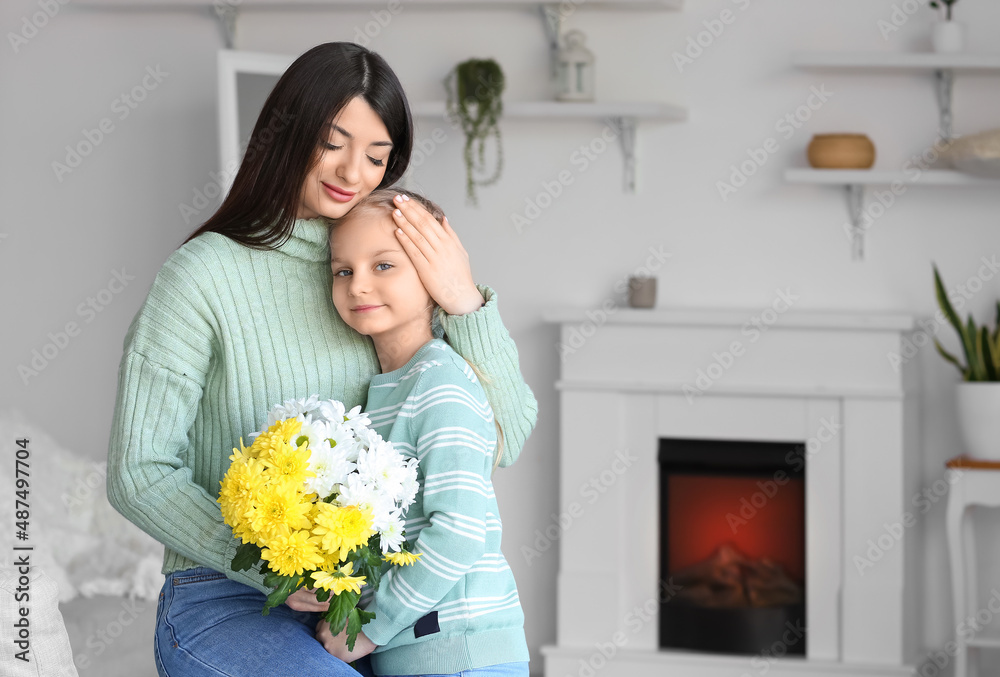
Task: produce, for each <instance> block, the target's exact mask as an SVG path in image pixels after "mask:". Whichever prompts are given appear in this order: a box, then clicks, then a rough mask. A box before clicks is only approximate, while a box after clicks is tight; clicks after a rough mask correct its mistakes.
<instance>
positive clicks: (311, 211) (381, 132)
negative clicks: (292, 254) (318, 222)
mask: <svg viewBox="0 0 1000 677" xmlns="http://www.w3.org/2000/svg"><path fill="white" fill-rule="evenodd" d="M391 151H392V141H391V140H390V138H389V132H388V130H386V128H385V123H383V122H382V118H380V117H379V116H378V114H377V113H376V112H375V111H373V110H372V108H371V106H369V105H368V103H367V102H366V101H365V100H364V99H362V98H361V97H355V98H353V99H351V101H350V102H349V103H348V104H347V105H346V106H344V108H343V109H342V110H341V111H340V114H339V115H338V116H337V117H336V118H334V120H333V122H332V123H331V124H330V127H329V129H328V130H327V135H326V138H325V139H324V140H323V142H322V143H321V146H320V157H319V161H318V162H317V163H316V165H315V166H314V167H313V168H312V169H310V170H309V173H308V174H307V175H306V180H305V183H304V184H303V185H302V194H301V197H300V199H299V209H298V212H297V213H296V215H295V217H296V218H299V219H314V218H316V217H317V216H325V217H327V218H330V219H337V218H340V217H341V216H343V215H344V214H346V213H347V212H349V211H350V210H351V208H352V207H353V206H354V205H355V204H357V202H358V201H359V200H361V199H362V198H363V197H365V196H366V195H368V194H369V193H370V192H372V191H373V190H375V188H377V187H378V185H379V183H381V182H382V177H383V176H385V167H386V165H387V164H388V162H389V153H390V152H391Z"/></svg>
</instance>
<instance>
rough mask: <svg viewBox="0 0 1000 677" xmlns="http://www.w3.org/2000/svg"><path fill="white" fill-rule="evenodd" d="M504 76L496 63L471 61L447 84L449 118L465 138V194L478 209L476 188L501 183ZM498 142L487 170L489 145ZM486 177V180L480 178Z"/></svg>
mask: <svg viewBox="0 0 1000 677" xmlns="http://www.w3.org/2000/svg"><path fill="white" fill-rule="evenodd" d="M504 84H505V82H504V75H503V71H502V70H501V69H500V64H498V63H497V62H496V61H494V60H493V59H469V60H468V61H463V62H462V63H460V64H458V65H457V66H455V68H453V69H452V70H451V72H449V73H448V76H447V77H446V78H445V80H444V86H445V90H446V91H447V94H448V99H447V106H448V117H449V119H451V120H452V121H454V122H456V123H457V124H458V125H460V126H461V128H462V133H463V134H465V152H464V158H465V190H466V197H467V198H468V201H469V202H470V203H471V204H473V205H476V204H478V200H477V198H476V186H489V185H492V184H494V183H496V182H497V181H498V180H499V179H500V172H501V170H502V169H503V147H502V145H501V142H500V127H499V124H498V123H499V121H500V116H501V114H502V113H503V101H502V100H501V98H500V96H501V94H502V93H503V89H504ZM491 137H492V138H493V139H496V163H495V165H494V167H493V168H492V171H489V170H488V169H487V166H486V142H487V140H488V139H490V138H491ZM476 175H478V176H479V177H485V178H477V176H476Z"/></svg>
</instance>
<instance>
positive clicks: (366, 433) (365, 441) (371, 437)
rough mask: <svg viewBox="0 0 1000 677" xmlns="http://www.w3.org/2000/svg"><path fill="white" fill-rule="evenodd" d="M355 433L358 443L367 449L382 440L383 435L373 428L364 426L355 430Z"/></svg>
mask: <svg viewBox="0 0 1000 677" xmlns="http://www.w3.org/2000/svg"><path fill="white" fill-rule="evenodd" d="M354 434H355V435H356V436H357V438H358V444H360V445H361V446H362V447H363V448H365V449H371V448H372V447H374V446H375V445H376V444H378V443H379V442H381V441H382V436H381V435H379V434H378V433H377V432H375V431H374V430H373V429H372V428H363V429H361V430H357V431H355V433H354Z"/></svg>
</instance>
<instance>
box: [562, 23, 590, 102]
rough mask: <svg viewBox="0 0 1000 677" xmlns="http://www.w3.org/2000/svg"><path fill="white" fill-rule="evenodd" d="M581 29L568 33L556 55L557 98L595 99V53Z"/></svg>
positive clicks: (569, 99)
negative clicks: (586, 45) (588, 47)
mask: <svg viewBox="0 0 1000 677" xmlns="http://www.w3.org/2000/svg"><path fill="white" fill-rule="evenodd" d="M586 41H587V37H586V36H585V35H584V34H583V33H581V32H580V31H570V32H568V33H566V37H565V38H564V40H563V46H562V47H560V48H559V53H558V55H557V56H556V60H557V64H556V100H557V101H593V100H594V55H593V53H592V52H591V51H590V50H589V49H587V48H586V47H585V46H584V43H586Z"/></svg>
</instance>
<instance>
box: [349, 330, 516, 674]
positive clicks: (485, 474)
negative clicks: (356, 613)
mask: <svg viewBox="0 0 1000 677" xmlns="http://www.w3.org/2000/svg"><path fill="white" fill-rule="evenodd" d="M367 411H368V415H369V417H370V418H371V420H372V426H373V427H374V428H375V429H376V430H377V431H378V432H379V433H380V434H381V435H382V436H383V437H384V438H385V439H387V440H389V441H391V442H393V444H394V445H395V446H396V447H397V448H398V449H399V450H400V452H401V453H403V454H404V455H405V456H410V457H412V456H416V457H417V458H418V459H419V460H420V464H419V479H420V492H419V494H418V495H417V500H416V502H415V503H414V504H413V505H411V506H410V508H409V510H408V512H407V513H406V535H407V539H408V540H409V541H410V542H411V543H413V544H414V551H415V552H420V553H422V556H421V558H420V560H418V562H417V563H416V564H414V565H412V566H408V567H392V568H391V569H390V570H389V571H388V572H387V573H386V575H385V577H384V578H383V579H382V584H381V586H380V587H379V590H378V592H377V593H375V594H371V592H370V591H369V592H368V593H367V594H366V595H365V596H364V597H363V598H362V604H363V605H364V606H365V608H367V609H368V610H369V611H374V612H375V613H376V618H375V620H373V621H371V622H370V623H369V624H368V625H366V626H365V628H364V632H365V634H366V635H367V636H368V637H369V639H371V640H372V641H373V642H374V643H375V644H378V645H379V648H378V649H376V651H375V653H374V654H372V667H373V668H374V670H375V672H376V673H377V674H380V675H415V674H447V673H455V672H460V671H462V670H469V669H472V668H479V667H485V666H488V665H496V664H498V663H509V662H514V661H527V660H528V647H527V643H526V642H525V638H524V614H523V613H522V611H521V604H520V601H519V599H518V596H517V587H516V586H515V584H514V576H513V574H512V573H511V570H510V567H509V566H508V565H507V561H506V560H505V559H504V556H503V554H502V553H501V552H500V536H501V524H500V512H499V510H498V508H497V500H496V496H495V494H494V493H493V484H492V482H491V481H490V475H491V471H492V467H493V453H494V450H495V449H496V442H497V435H496V429H495V427H494V422H493V411H492V409H491V408H490V404H489V401H488V400H487V398H486V395H485V393H484V392H483V388H482V386H481V385H480V383H479V381H478V379H477V378H476V376H475V374H474V373H473V372H472V369H470V368H469V365H468V363H466V361H465V360H464V359H462V357H461V356H460V355H459V354H458V353H456V352H455V351H454V350H453V349H452V348H451V347H450V346H449V345H448V344H447V343H445V342H444V341H442V340H440V339H434V340H432V341H429V342H428V343H426V344H424V345H423V346H422V347H421V348H420V350H418V351H417V353H416V354H415V355H414V356H413V357H412V358H411V359H410V361H409V362H408V363H407V364H406V365H405V366H403V367H401V368H399V369H397V370H395V371H392V372H389V373H386V374H380V375H378V376H375V377H373V378H372V381H371V385H370V386H369V388H368V407H367Z"/></svg>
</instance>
